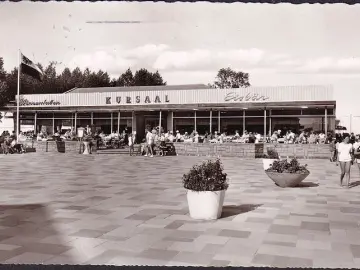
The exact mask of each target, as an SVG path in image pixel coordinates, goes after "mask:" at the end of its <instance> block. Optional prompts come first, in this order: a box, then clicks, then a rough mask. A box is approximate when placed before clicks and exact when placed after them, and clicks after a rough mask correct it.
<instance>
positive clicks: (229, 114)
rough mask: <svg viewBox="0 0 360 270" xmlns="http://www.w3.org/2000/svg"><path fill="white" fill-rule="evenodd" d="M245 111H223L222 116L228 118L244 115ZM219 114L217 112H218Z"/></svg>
mask: <svg viewBox="0 0 360 270" xmlns="http://www.w3.org/2000/svg"><path fill="white" fill-rule="evenodd" d="M243 113H244V112H243V111H226V112H221V113H220V117H221V118H226V117H243ZM216 114H217V113H216Z"/></svg>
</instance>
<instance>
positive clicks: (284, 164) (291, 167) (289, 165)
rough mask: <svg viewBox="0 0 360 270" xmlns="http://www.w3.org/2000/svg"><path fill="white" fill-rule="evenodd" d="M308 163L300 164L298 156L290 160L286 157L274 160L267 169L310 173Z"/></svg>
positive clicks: (268, 170)
mask: <svg viewBox="0 0 360 270" xmlns="http://www.w3.org/2000/svg"><path fill="white" fill-rule="evenodd" d="M306 167H307V164H305V165H304V166H300V163H299V161H298V160H297V159H296V158H293V159H292V160H291V161H290V162H288V161H287V160H286V159H284V160H281V161H277V160H276V161H274V163H273V164H272V165H271V166H270V168H269V169H267V170H266V171H267V172H277V173H298V174H306V173H309V171H308V169H306Z"/></svg>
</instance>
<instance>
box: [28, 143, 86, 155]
mask: <svg viewBox="0 0 360 270" xmlns="http://www.w3.org/2000/svg"><path fill="white" fill-rule="evenodd" d="M25 144H26V145H28V146H31V145H33V147H34V148H35V149H36V152H59V153H79V149H80V143H79V142H78V141H65V142H55V141H47V142H42V141H34V142H33V143H32V142H25ZM83 149H84V148H83V146H82V151H83Z"/></svg>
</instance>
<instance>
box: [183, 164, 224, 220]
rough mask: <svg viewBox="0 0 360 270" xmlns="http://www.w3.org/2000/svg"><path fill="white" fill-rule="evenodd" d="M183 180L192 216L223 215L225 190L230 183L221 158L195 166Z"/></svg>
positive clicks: (207, 217) (211, 216)
mask: <svg viewBox="0 0 360 270" xmlns="http://www.w3.org/2000/svg"><path fill="white" fill-rule="evenodd" d="M182 181H183V185H184V187H185V189H187V201H188V206H189V212H190V216H191V217H192V218H194V219H206V220H211V219H217V218H219V217H220V216H221V212H222V206H223V203H224V198H225V191H226V190H227V189H228V187H229V184H228V179H227V174H226V173H224V172H223V166H222V164H221V161H220V160H219V159H217V160H216V161H211V160H208V161H205V162H203V163H202V164H201V165H195V166H193V168H192V169H191V170H190V171H189V172H188V173H187V174H184V175H183V178H182Z"/></svg>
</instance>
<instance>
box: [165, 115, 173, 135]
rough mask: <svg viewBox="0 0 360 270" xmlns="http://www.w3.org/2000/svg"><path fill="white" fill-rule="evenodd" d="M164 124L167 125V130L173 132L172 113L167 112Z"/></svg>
mask: <svg viewBox="0 0 360 270" xmlns="http://www.w3.org/2000/svg"><path fill="white" fill-rule="evenodd" d="M166 123H167V130H170V131H172V132H174V112H168V115H167V118H166Z"/></svg>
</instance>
